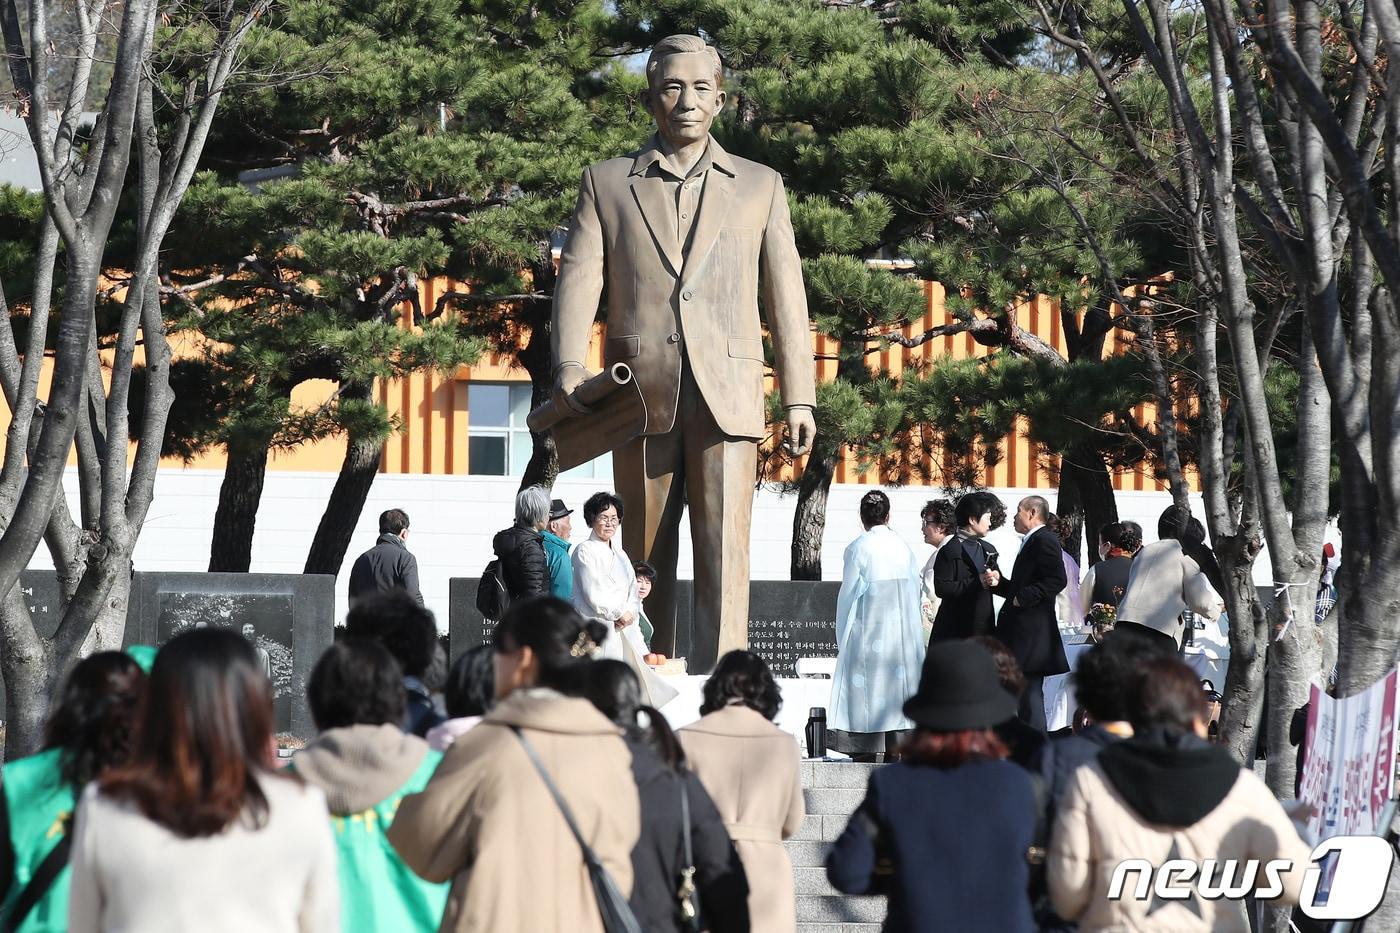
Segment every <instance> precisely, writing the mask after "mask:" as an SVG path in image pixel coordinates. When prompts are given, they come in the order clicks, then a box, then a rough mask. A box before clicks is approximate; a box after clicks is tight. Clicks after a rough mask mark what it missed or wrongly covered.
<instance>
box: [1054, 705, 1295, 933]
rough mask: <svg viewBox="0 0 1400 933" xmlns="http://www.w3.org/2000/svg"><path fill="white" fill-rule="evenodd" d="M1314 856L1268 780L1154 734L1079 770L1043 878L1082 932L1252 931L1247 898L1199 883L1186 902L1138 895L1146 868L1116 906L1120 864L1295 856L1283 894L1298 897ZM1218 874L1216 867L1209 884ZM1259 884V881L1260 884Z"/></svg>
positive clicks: (1198, 746) (1223, 756)
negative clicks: (1113, 896)
mask: <svg viewBox="0 0 1400 933" xmlns="http://www.w3.org/2000/svg"><path fill="white" fill-rule="evenodd" d="M1309 855H1310V850H1309V848H1308V846H1307V845H1306V844H1305V843H1304V842H1303V841H1302V840H1301V839H1300V838H1299V837H1298V833H1297V831H1296V830H1295V829H1294V828H1293V824H1292V823H1291V822H1289V819H1288V817H1287V816H1286V815H1285V814H1284V812H1283V808H1282V807H1281V806H1279V802H1278V801H1277V800H1276V799H1275V798H1274V795H1273V794H1272V793H1270V791H1269V789H1268V788H1267V787H1266V786H1265V785H1264V782H1263V781H1261V780H1259V778H1258V777H1256V776H1255V775H1254V773H1253V772H1251V771H1246V770H1243V769H1241V768H1240V767H1239V765H1237V764H1235V762H1234V761H1233V759H1231V758H1230V756H1229V754H1228V753H1227V752H1226V751H1225V750H1224V749H1223V748H1220V747H1219V746H1215V745H1208V744H1206V743H1205V742H1203V741H1201V740H1200V739H1197V738H1196V737H1195V736H1194V735H1182V734H1180V733H1174V732H1169V731H1166V730H1151V731H1149V732H1146V733H1140V734H1139V735H1136V736H1134V737H1133V738H1131V739H1127V740H1124V741H1122V742H1118V743H1115V744H1112V745H1109V746H1107V747H1105V748H1104V749H1102V750H1101V751H1100V752H1099V754H1098V757H1097V758H1096V759H1095V760H1094V761H1092V762H1090V763H1089V764H1087V765H1085V766H1084V767H1082V768H1080V769H1079V770H1077V771H1076V772H1074V775H1073V777H1071V778H1070V782H1069V787H1068V788H1067V789H1066V791H1065V795H1064V797H1063V798H1062V799H1061V801H1060V808H1059V813H1058V816H1057V818H1056V821H1055V829H1054V834H1053V836H1052V837H1051V843H1050V854H1049V859H1048V863H1047V874H1048V880H1049V885H1050V898H1051V901H1052V902H1053V903H1054V906H1055V911H1056V913H1058V914H1059V915H1060V916H1061V917H1064V918H1066V919H1069V920H1077V921H1078V922H1079V929H1080V930H1082V931H1110V930H1112V931H1120V930H1124V931H1126V930H1132V931H1135V933H1136V931H1142V933H1155V931H1168V930H1170V931H1172V933H1195V931H1200V933H1210V931H1214V933H1245V931H1248V930H1249V923H1248V920H1247V918H1246V916H1245V912H1244V908H1243V903H1242V902H1241V901H1239V900H1230V899H1207V898H1205V897H1202V896H1200V892H1199V890H1197V888H1196V887H1195V885H1196V884H1197V883H1198V880H1199V879H1193V880H1192V888H1191V895H1190V896H1188V897H1186V898H1183V899H1172V900H1164V899H1161V898H1156V897H1154V896H1153V895H1152V894H1151V893H1150V892H1149V894H1148V896H1147V897H1145V898H1142V899H1139V898H1137V897H1135V896H1134V890H1135V888H1136V886H1137V884H1138V883H1139V878H1138V876H1139V875H1140V874H1141V873H1140V872H1128V873H1127V884H1126V886H1125V888H1124V894H1123V896H1122V897H1121V898H1120V899H1119V900H1116V901H1111V900H1109V899H1108V891H1109V886H1110V884H1111V882H1112V880H1113V874H1114V871H1115V868H1116V867H1117V866H1118V865H1119V863H1121V862H1123V861H1124V860H1126V859H1146V860H1147V861H1148V862H1150V863H1151V864H1152V865H1153V866H1155V867H1161V865H1162V864H1163V863H1164V862H1166V861H1167V860H1169V859H1186V860H1188V861H1192V862H1196V863H1197V865H1198V866H1199V865H1201V864H1202V863H1203V862H1204V861H1205V860H1207V859H1209V860H1212V861H1213V862H1215V864H1216V865H1217V866H1220V864H1221V863H1222V862H1223V861H1224V860H1227V859H1237V860H1239V861H1241V862H1244V861H1248V860H1250V859H1256V860H1258V861H1259V862H1260V863H1261V864H1262V863H1263V862H1266V861H1268V860H1269V859H1280V858H1281V859H1289V860H1291V861H1292V868H1291V869H1290V870H1288V871H1285V872H1283V874H1282V880H1283V886H1284V892H1283V895H1282V897H1281V898H1280V899H1279V900H1280V902H1282V903H1286V904H1295V903H1297V901H1298V895H1299V892H1300V891H1301V888H1302V884H1303V875H1304V872H1305V871H1306V869H1307V868H1308V866H1309V865H1310V864H1311V863H1310V862H1309ZM1241 870H1242V869H1241ZM1149 880H1151V879H1149ZM1221 880H1222V872H1221V869H1220V868H1219V867H1217V869H1216V870H1215V872H1214V874H1213V875H1212V882H1214V883H1217V884H1218V883H1220V881H1221ZM1263 883H1264V879H1263V877H1262V876H1261V877H1260V878H1259V879H1258V882H1257V884H1258V885H1262V884H1263ZM1174 886H1175V887H1179V888H1180V887H1185V885H1184V884H1181V883H1177V884H1175V885H1174Z"/></svg>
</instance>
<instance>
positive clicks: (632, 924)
mask: <svg viewBox="0 0 1400 933" xmlns="http://www.w3.org/2000/svg"><path fill="white" fill-rule="evenodd" d="M511 731H512V732H514V733H515V737H516V738H517V739H519V740H520V745H521V747H522V748H524V749H525V754H526V755H528V756H529V757H530V763H531V764H533V765H534V766H535V770H536V771H538V772H539V775H540V777H541V778H542V779H543V780H544V786H545V787H547V788H549V795H550V796H551V797H553V798H554V802H555V803H556V804H557V805H558V806H559V812H560V813H561V814H563V816H564V822H565V823H568V824H569V831H570V832H572V833H573V834H574V838H575V839H577V840H578V847H579V848H580V849H582V850H583V864H584V865H586V866H587V867H588V880H589V881H590V882H591V883H592V885H593V896H594V897H595V898H597V901H598V913H599V914H600V915H601V916H602V918H603V929H604V930H606V931H607V933H642V928H641V926H640V925H639V924H638V923H637V918H636V916H634V915H633V913H632V906H631V905H630V904H628V903H627V898H625V897H623V896H622V892H621V891H620V890H618V887H617V883H616V882H615V881H613V879H612V875H610V874H608V870H607V869H606V868H604V867H603V863H602V862H600V861H598V856H597V854H596V853H595V852H594V851H593V849H592V847H590V846H589V845H588V843H587V842H586V841H585V840H584V838H583V833H581V832H579V828H578V824H577V823H576V822H574V815H573V813H572V812H571V811H570V810H569V805H568V804H566V803H565V802H564V798H563V797H562V796H560V794H559V788H557V787H555V786H554V781H553V779H551V778H550V776H549V772H548V771H546V770H545V769H544V762H542V761H540V756H539V754H538V753H537V752H536V751H535V747H534V746H533V745H531V744H530V740H529V739H527V738H525V734H524V733H523V732H521V731H520V727H519V726H511ZM687 825H689V824H687Z"/></svg>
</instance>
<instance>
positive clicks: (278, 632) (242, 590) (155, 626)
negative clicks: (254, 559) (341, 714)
mask: <svg viewBox="0 0 1400 933" xmlns="http://www.w3.org/2000/svg"><path fill="white" fill-rule="evenodd" d="M334 625H335V578H334V577H331V576H326V575H316V574H261V573H252V574H245V573H138V574H137V575H136V581H135V584H134V586H133V588H132V599H131V608H130V610H129V617H128V622H127V629H126V631H127V634H126V643H127V644H147V645H156V646H157V647H159V646H160V645H163V644H165V643H166V642H167V641H169V640H170V639H171V638H174V637H175V636H176V635H179V634H180V633H182V632H185V631H189V630H191V629H198V628H206V627H210V626H213V627H217V628H228V629H232V630H233V631H236V632H238V633H239V634H241V635H242V636H243V637H244V638H246V639H248V640H249V642H251V643H252V645H253V647H254V650H255V651H256V653H257V655H258V661H259V663H260V664H261V665H262V668H263V671H264V672H265V673H266V674H267V675H268V678H269V679H270V680H271V681H272V686H273V715H274V728H276V730H277V731H278V732H289V733H291V734H293V735H296V736H300V737H303V738H309V737H311V736H312V735H314V734H315V727H314V725H313V724H312V721H311V714H310V711H309V709H308V708H307V705H306V680H307V678H308V677H309V676H310V674H311V668H312V667H313V666H314V665H315V664H316V661H317V660H318V659H319V658H320V657H321V653H322V652H323V651H325V650H326V648H328V647H329V646H330V644H331V641H332V640H333V638H334Z"/></svg>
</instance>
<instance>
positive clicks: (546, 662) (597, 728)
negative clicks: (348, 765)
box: [389, 596, 640, 933]
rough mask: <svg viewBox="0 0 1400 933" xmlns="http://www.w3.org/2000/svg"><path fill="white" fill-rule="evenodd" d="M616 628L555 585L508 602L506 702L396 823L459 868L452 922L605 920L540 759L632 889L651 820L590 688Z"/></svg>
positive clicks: (507, 926) (616, 874) (397, 842)
mask: <svg viewBox="0 0 1400 933" xmlns="http://www.w3.org/2000/svg"><path fill="white" fill-rule="evenodd" d="M606 637H608V628H607V626H605V625H603V624H602V623H601V622H597V621H589V622H585V621H584V620H583V618H582V617H580V616H579V614H578V613H577V612H575V611H574V609H573V607H572V606H570V605H569V604H568V603H566V602H564V601H563V600H560V599H556V598H555V597H553V596H537V597H534V598H532V599H527V600H523V601H521V602H516V603H511V605H510V608H509V609H507V610H506V611H505V612H504V613H503V614H502V618H501V621H500V623H499V624H498V625H497V626H496V631H495V634H494V636H493V638H492V644H493V647H494V649H495V680H496V697H497V700H498V701H499V702H497V704H496V705H495V706H494V707H493V708H492V709H491V711H490V712H488V713H487V714H486V715H485V716H484V717H483V718H482V720H481V722H480V724H478V725H477V726H476V727H475V728H473V729H472V730H471V731H470V732H468V733H466V734H465V735H463V736H461V737H460V738H458V739H457V740H456V741H455V742H453V743H452V747H451V748H449V749H448V750H447V751H446V752H445V753H444V754H443V759H442V764H441V765H439V766H438V769H437V772H436V773H435V774H434V775H433V777H432V779H431V780H430V781H429V782H428V786H427V787H426V788H424V790H423V792H422V793H420V794H415V795H413V796H411V797H406V798H404V801H403V803H402V804H401V805H400V806H399V810H398V814H397V815H396V816H395V817H394V825H393V826H391V827H389V841H390V842H391V843H393V846H394V848H395V849H397V850H398V853H399V855H400V856H401V857H402V858H403V860H404V862H405V863H406V864H407V865H408V866H409V867H410V868H412V869H413V870H414V871H415V872H417V873H418V874H419V875H420V876H421V877H423V878H426V879H427V880H429V881H449V880H450V881H451V882H452V890H451V893H450V894H449V895H448V900H447V912H446V914H445V915H444V916H443V919H442V926H441V928H440V929H441V930H443V931H445V933H478V931H479V933H537V931H541V930H569V931H578V933H601V931H602V929H603V926H602V918H601V916H600V914H599V910H598V903H597V900H596V898H595V897H594V894H593V888H592V886H591V884H590V881H589V875H588V871H587V870H586V867H585V865H584V860H583V853H582V850H581V849H580V847H579V843H578V840H577V839H576V838H575V837H574V835H573V833H572V832H571V831H570V829H569V826H568V823H567V822H566V821H565V818H564V816H563V814H562V812H561V811H560V808H559V805H558V803H556V802H555V799H554V797H553V796H552V795H551V793H550V790H549V785H548V784H547V783H546V781H545V777H544V776H543V775H541V774H540V773H539V771H538V770H537V767H543V768H544V770H545V773H546V774H547V775H549V780H550V781H551V782H552V783H553V784H554V785H555V786H556V787H557V788H558V790H559V792H560V794H561V795H562V797H563V799H564V802H565V804H566V805H567V806H568V808H569V810H570V811H571V812H572V814H573V816H574V819H575V820H576V822H577V824H578V826H579V827H580V829H581V831H582V832H583V834H584V841H585V842H586V843H587V844H588V845H589V847H590V848H592V850H593V851H594V852H595V853H596V854H597V856H598V859H599V861H600V862H601V863H602V865H603V867H604V868H605V869H606V870H607V872H608V873H609V874H610V875H611V876H612V878H613V880H614V881H615V882H616V883H617V886H618V888H619V889H620V890H621V891H622V893H623V894H624V895H626V894H627V893H629V892H630V891H631V889H632V859H631V853H632V847H633V846H634V845H636V843H637V837H638V834H639V833H640V825H639V816H638V803H637V789H636V785H635V784H634V783H633V781H632V769H631V756H630V755H629V754H628V752H627V746H626V745H625V744H624V743H623V741H622V736H621V734H620V733H619V731H618V728H617V726H615V725H613V723H612V722H610V721H609V720H608V719H607V717H605V716H604V715H603V714H602V713H600V712H598V710H596V709H594V707H593V704H592V703H589V702H588V701H587V700H585V699H580V698H579V694H580V693H581V691H582V690H583V688H584V685H585V677H586V674H587V670H588V666H589V665H591V664H593V663H594V662H593V661H592V660H591V658H592V655H593V652H594V651H595V650H596V649H597V647H598V644H599V643H600V642H601V641H602V640H603V639H604V638H606ZM532 750H533V752H534V753H535V755H537V756H538V759H537V760H538V762H539V765H538V766H537V765H536V763H535V760H532V757H531V751H532Z"/></svg>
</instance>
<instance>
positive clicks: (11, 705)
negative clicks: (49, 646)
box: [0, 584, 49, 761]
mask: <svg viewBox="0 0 1400 933" xmlns="http://www.w3.org/2000/svg"><path fill="white" fill-rule="evenodd" d="M0 629H3V631H4V633H5V650H4V653H3V654H0V674H3V676H4V680H5V760H6V761H14V760H15V759H17V758H23V757H25V756H26V755H32V754H34V753H35V752H37V751H39V750H40V749H41V748H43V745H44V720H45V719H46V718H47V716H48V699H49V676H48V675H49V671H48V657H47V652H46V651H45V647H44V643H43V641H42V640H41V639H40V638H39V636H38V634H37V633H36V632H35V631H34V623H33V622H32V621H31V620H30V617H29V607H28V606H27V605H25V602H24V597H23V596H22V595H21V594H20V591H19V584H15V585H14V586H13V587H11V589H10V593H9V595H8V596H6V597H5V599H4V601H3V603H0Z"/></svg>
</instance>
